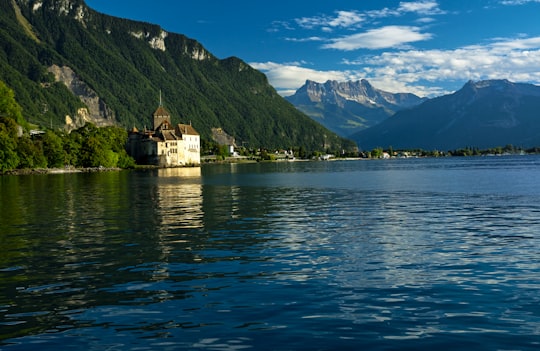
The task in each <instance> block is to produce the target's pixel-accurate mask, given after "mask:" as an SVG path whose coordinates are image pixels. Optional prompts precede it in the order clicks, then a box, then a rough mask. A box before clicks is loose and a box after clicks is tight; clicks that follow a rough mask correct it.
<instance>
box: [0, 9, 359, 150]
mask: <svg viewBox="0 0 540 351" xmlns="http://www.w3.org/2000/svg"><path fill="white" fill-rule="evenodd" d="M0 28H1V30H0V80H2V81H4V82H5V83H6V84H7V86H8V87H10V88H11V89H13V91H14V92H15V98H16V100H17V101H18V103H19V104H20V105H21V106H22V115H23V117H24V119H26V120H27V121H28V122H30V123H33V124H37V125H40V126H42V127H51V126H52V127H53V128H57V129H58V128H62V127H64V126H65V124H66V121H67V120H68V119H71V120H79V121H80V120H81V119H82V118H85V119H87V120H92V121H94V122H96V121H97V122H103V123H102V124H104V125H106V124H110V125H118V126H122V127H124V128H129V127H132V126H136V127H138V128H143V127H144V126H150V125H151V123H150V118H151V114H152V112H153V111H154V110H155V108H156V107H157V104H158V96H159V92H160V91H161V92H162V96H163V102H164V105H165V106H166V107H167V109H168V110H169V111H170V112H171V113H172V119H173V123H179V122H184V123H186V122H190V121H191V122H192V123H193V125H194V127H195V128H196V129H197V131H199V133H200V134H201V136H202V138H203V139H209V138H210V136H211V128H223V129H224V130H225V131H226V132H227V133H228V134H230V135H232V136H234V137H235V138H236V140H237V142H239V143H243V144H245V145H249V146H251V147H268V148H280V147H283V148H288V147H295V146H298V147H304V148H306V149H308V150H324V149H331V150H341V149H351V148H353V147H354V146H355V145H354V143H353V142H351V141H347V140H344V139H342V138H340V137H338V136H337V135H335V134H334V133H332V132H330V131H328V130H327V129H325V128H324V127H322V126H321V125H319V124H318V123H316V122H314V121H312V120H311V119H310V118H309V117H307V116H305V115H304V114H303V113H301V112H299V111H297V110H296V109H295V108H294V107H293V106H292V105H290V104H289V103H288V102H286V101H285V100H284V99H283V98H281V97H280V96H279V95H278V94H277V93H276V91H275V90H274V89H273V87H272V86H271V85H270V84H269V83H268V81H267V79H266V77H265V76H264V75H263V74H262V73H260V72H258V71H256V70H254V69H252V68H251V67H250V66H249V65H247V64H246V63H245V62H243V61H242V60H241V59H239V58H235V57H231V58H226V59H218V58H216V57H215V56H213V55H212V54H211V53H210V52H208V51H207V50H206V49H205V48H204V47H203V46H202V45H201V44H200V43H198V42H197V41H195V40H192V39H189V38H187V37H185V36H183V35H180V34H175V33H168V32H165V31H164V30H163V29H161V28H160V27H159V26H157V25H153V24H148V23H142V22H136V21H130V20H125V19H119V18H114V17H111V16H107V15H103V14H100V13H97V12H95V11H93V10H92V9H89V8H88V7H87V6H86V5H85V3H84V1H83V0H39V1H38V0H4V1H0ZM58 72H64V73H65V72H73V74H74V75H75V78H74V79H72V80H69V81H66V80H65V79H64V80H62V79H63V78H62V76H61V74H59V73H58ZM72 78H73V77H72ZM66 84H67V85H66ZM84 107H86V108H87V109H88V112H89V113H88V115H86V116H85V115H84V114H82V116H81V110H80V109H81V108H84ZM66 116H69V118H68V119H66ZM19 122H21V121H19ZM96 124H100V123H96Z"/></svg>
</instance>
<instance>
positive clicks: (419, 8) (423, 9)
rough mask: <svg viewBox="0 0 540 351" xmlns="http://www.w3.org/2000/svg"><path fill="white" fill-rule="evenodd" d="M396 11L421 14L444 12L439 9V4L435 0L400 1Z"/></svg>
mask: <svg viewBox="0 0 540 351" xmlns="http://www.w3.org/2000/svg"><path fill="white" fill-rule="evenodd" d="M398 12H400V13H403V12H415V13H418V14H421V15H436V14H442V13H444V11H441V10H440V9H439V4H438V3H437V2H436V1H413V2H401V3H400V4H399V8H398Z"/></svg>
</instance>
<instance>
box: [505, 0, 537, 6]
mask: <svg viewBox="0 0 540 351" xmlns="http://www.w3.org/2000/svg"><path fill="white" fill-rule="evenodd" d="M531 2H540V0H501V4H503V5H525V4H529V3H531Z"/></svg>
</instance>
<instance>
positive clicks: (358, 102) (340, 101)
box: [286, 79, 425, 136]
mask: <svg viewBox="0 0 540 351" xmlns="http://www.w3.org/2000/svg"><path fill="white" fill-rule="evenodd" d="M286 99H287V100H288V101H289V102H291V103H292V104H293V105H295V106H296V107H297V108H298V109H299V110H301V111H303V112H304V113H306V114H307V115H308V116H310V117H311V118H313V119H314V120H316V121H318V122H320V123H321V124H323V125H324V126H325V127H327V128H328V129H330V130H332V131H334V132H336V133H338V134H340V135H342V136H349V135H351V134H353V133H355V132H358V131H360V130H363V129H366V128H369V127H371V126H374V125H376V124H378V123H380V122H382V121H383V120H385V119H386V118H388V117H390V116H391V115H393V114H394V113H395V112H396V111H399V110H402V109H405V108H409V107H412V106H416V105H418V104H420V103H421V102H423V101H424V100H425V99H422V98H420V97H418V96H416V95H414V94H409V93H389V92H386V91H383V90H379V89H377V88H375V87H373V86H372V85H371V84H370V83H369V82H368V81H367V80H365V79H362V80H360V81H356V82H352V81H349V82H337V81H331V80H329V81H327V82H326V83H317V82H313V81H310V80H308V81H306V83H305V84H304V85H303V86H302V87H301V88H300V89H298V90H297V92H296V93H295V94H294V95H292V96H290V97H287V98H286Z"/></svg>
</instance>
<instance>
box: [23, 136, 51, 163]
mask: <svg viewBox="0 0 540 351" xmlns="http://www.w3.org/2000/svg"><path fill="white" fill-rule="evenodd" d="M17 156H18V157H19V165H18V166H17V167H18V168H45V167H47V159H46V158H45V156H44V155H43V149H42V148H41V142H35V141H33V140H32V139H31V138H30V137H28V136H23V137H20V138H18V139H17Z"/></svg>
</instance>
